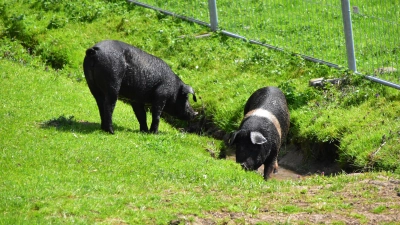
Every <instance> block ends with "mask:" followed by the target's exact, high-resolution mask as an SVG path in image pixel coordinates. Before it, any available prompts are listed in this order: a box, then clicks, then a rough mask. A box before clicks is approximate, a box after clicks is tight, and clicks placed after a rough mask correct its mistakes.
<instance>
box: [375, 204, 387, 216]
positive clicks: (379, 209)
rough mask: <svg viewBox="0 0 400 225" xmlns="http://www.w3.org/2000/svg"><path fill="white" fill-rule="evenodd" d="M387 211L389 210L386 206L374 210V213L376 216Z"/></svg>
mask: <svg viewBox="0 0 400 225" xmlns="http://www.w3.org/2000/svg"><path fill="white" fill-rule="evenodd" d="M386 209H387V207H386V206H384V205H380V206H378V207H375V208H374V209H373V210H372V212H373V213H375V214H380V213H382V212H383V211H385V210H386Z"/></svg>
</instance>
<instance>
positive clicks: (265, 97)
mask: <svg viewBox="0 0 400 225" xmlns="http://www.w3.org/2000/svg"><path fill="white" fill-rule="evenodd" d="M259 109H261V110H265V111H266V112H264V114H265V113H267V114H269V115H271V116H270V117H275V118H276V119H277V120H278V122H279V126H280V128H281V134H282V140H284V139H285V138H286V135H287V133H288V131H289V126H290V118H289V117H290V115H289V109H288V107H287V102H286V98H285V95H284V94H283V93H282V91H281V90H280V89H279V88H277V87H264V88H260V89H258V90H257V91H255V92H254V93H253V94H252V95H251V96H250V98H249V99H248V100H247V102H246V105H245V107H244V115H245V116H246V114H248V113H249V112H251V111H253V110H259Z"/></svg>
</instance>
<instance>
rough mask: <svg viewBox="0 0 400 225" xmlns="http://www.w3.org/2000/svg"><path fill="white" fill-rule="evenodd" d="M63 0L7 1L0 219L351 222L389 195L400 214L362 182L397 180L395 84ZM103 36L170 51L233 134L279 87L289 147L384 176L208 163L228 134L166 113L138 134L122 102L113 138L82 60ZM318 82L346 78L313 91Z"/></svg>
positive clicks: (136, 12)
mask: <svg viewBox="0 0 400 225" xmlns="http://www.w3.org/2000/svg"><path fill="white" fill-rule="evenodd" d="M55 2H56V1H44V0H43V1H7V2H1V3H0V11H1V12H2V13H1V22H0V32H1V33H0V78H1V81H2V82H1V83H0V87H1V88H0V121H1V122H2V126H1V127H0V137H1V138H0V147H1V148H0V171H1V172H0V177H1V180H0V224H49V223H55V224H59V223H66V224H93V223H98V224H115V223H120V224H124V223H129V224H166V223H168V222H170V221H172V220H181V221H186V222H190V221H192V222H193V221H196V220H198V219H199V218H201V219H207V218H212V221H216V222H219V223H223V222H224V221H225V222H229V221H230V220H231V219H232V218H231V216H230V215H231V214H232V215H233V214H238V215H243V216H242V217H244V218H236V219H235V218H234V219H235V220H236V222H237V223H244V222H243V221H244V220H246V219H249V218H261V219H259V220H258V222H260V221H263V220H262V215H263V214H264V213H265V212H269V213H270V214H271V215H275V216H277V217H279V215H280V214H282V213H283V214H285V215H293V216H295V215H303V213H312V214H315V213H316V214H324V213H326V212H329V213H335V212H336V213H337V212H338V211H339V212H340V213H341V215H343V216H344V217H346V218H350V217H357V215H363V213H364V212H363V211H361V212H358V211H357V210H359V209H358V208H357V205H355V204H353V203H355V202H361V203H360V204H363V203H364V202H367V203H368V204H374V207H373V208H371V209H369V211H368V212H375V213H377V214H383V215H386V214H388V213H390V210H381V208H379V207H380V205H384V204H383V203H387V202H389V203H391V204H392V205H391V206H390V207H391V208H390V209H393V210H395V211H396V210H397V211H398V210H399V208H400V206H399V205H398V201H395V200H396V199H393V198H394V197H392V198H391V195H389V196H386V195H385V196H382V193H380V192H379V190H380V189H379V188H377V187H376V186H373V185H372V184H369V183H367V182H364V181H368V180H380V181H382V182H384V181H386V182H387V181H388V180H391V179H399V171H400V169H399V166H398V165H399V162H400V158H399V155H400V153H399V150H398V149H400V148H399V147H400V146H399V143H398V131H399V126H398V125H397V124H398V123H397V121H398V112H399V110H400V108H399V107H400V106H399V105H398V103H397V102H398V98H399V94H398V92H397V91H396V90H393V89H390V88H387V87H383V86H381V85H378V84H374V83H370V82H369V81H367V80H365V79H362V77H359V76H356V75H353V74H349V73H348V72H346V71H338V70H334V69H332V68H328V67H326V66H322V65H315V64H312V63H310V62H306V61H304V60H302V59H301V58H298V57H295V56H291V55H290V54H284V53H277V52H273V51H270V50H267V49H265V48H262V47H260V46H255V45H251V44H249V43H246V42H243V41H241V40H237V39H232V38H228V37H226V36H223V35H220V34H218V33H215V34H212V35H211V37H209V38H205V39H198V38H194V37H195V36H196V35H199V34H204V33H205V32H209V31H208V30H207V28H205V27H201V26H199V25H195V24H191V23H188V22H185V21H181V20H179V19H176V18H173V17H168V16H165V15H162V14H159V13H156V12H154V11H151V10H147V9H143V8H140V7H133V6H131V5H128V4H126V3H125V2H123V1H121V2H113V1H94V2H93V1H91V2H89V1H79V2H78V1H76V2H75V1H70V2H68V3H60V2H57V4H53V3H55ZM67 6H68V7H67ZM70 6H74V7H73V8H69V7H70ZM88 9H90V10H88ZM54 12H57V13H56V14H54ZM103 39H119V40H123V41H126V42H128V43H131V44H133V45H136V46H138V47H140V48H142V49H143V50H145V51H148V52H150V53H152V54H154V55H156V56H159V57H161V58H163V59H164V60H165V61H166V62H167V63H168V64H169V65H170V66H171V67H172V69H173V70H174V71H175V72H176V73H177V74H178V75H179V76H180V77H181V78H182V79H183V80H184V81H185V82H186V83H188V84H190V85H191V86H193V87H194V89H195V91H196V93H197V95H198V96H199V97H201V99H202V100H201V101H199V102H197V103H192V104H193V105H194V107H195V108H196V109H197V110H201V109H203V108H204V109H205V116H206V117H207V118H209V119H212V120H213V122H214V123H215V124H216V125H217V126H218V127H219V128H220V129H222V130H224V131H225V132H230V131H232V130H234V129H236V128H237V127H238V125H239V123H240V120H241V117H242V109H243V104H244V103H245V101H246V100H247V98H248V96H249V95H250V94H251V93H252V92H253V91H255V90H256V89H258V88H259V87H261V86H265V85H276V86H279V87H281V89H282V90H283V91H284V92H285V94H286V96H287V99H288V102H289V106H290V113H291V118H292V119H291V131H290V138H289V140H288V142H292V143H294V144H298V145H299V146H303V148H302V150H303V151H304V152H306V153H307V152H308V151H310V149H308V148H305V147H304V146H306V145H307V144H309V143H337V145H338V148H339V150H340V151H339V160H340V162H342V163H343V164H344V165H351V166H353V167H354V168H356V169H359V170H363V171H381V172H373V173H365V174H362V175H358V176H348V175H346V174H341V175H338V176H336V177H322V176H312V177H309V178H306V179H299V180H286V181H278V180H270V181H268V182H265V181H264V180H263V179H262V176H260V175H259V174H257V173H254V172H245V171H243V170H242V169H241V168H240V166H239V165H237V164H236V163H234V162H233V161H231V160H218V159H215V158H212V157H210V154H209V152H207V149H212V150H214V151H215V152H216V153H218V151H220V150H221V146H223V144H222V141H221V140H214V139H213V138H210V137H207V136H202V135H195V134H188V133H182V132H181V131H179V129H178V128H180V127H181V126H185V123H174V122H173V123H172V124H170V123H167V122H165V121H164V120H162V122H161V124H160V134H159V135H150V134H143V133H140V132H139V131H138V130H139V125H138V122H137V120H136V118H135V116H134V114H133V112H132V109H131V107H129V106H128V105H125V104H123V103H122V102H118V103H117V106H116V109H115V112H114V117H113V118H114V127H115V135H109V134H107V133H105V132H102V131H101V130H100V118H99V115H98V110H97V106H96V103H95V101H94V98H93V97H92V96H91V94H90V92H89V89H88V88H87V85H86V83H85V82H84V78H83V71H82V60H83V57H84V52H85V49H86V48H88V47H90V46H91V45H93V44H94V43H96V42H98V41H100V40H103ZM315 77H327V78H329V77H341V78H344V79H345V82H344V84H343V85H340V86H329V85H327V86H325V87H324V88H322V89H315V88H311V87H309V86H308V81H309V79H311V78H315ZM148 122H150V117H148ZM383 135H385V138H383V137H382V136H383ZM383 143H385V144H384V145H382V144H383ZM378 150H379V151H378ZM341 195H344V196H347V197H348V198H340V197H338V196H341ZM391 201H392V202H391ZM218 213H220V214H221V215H222V216H219V217H218V216H215V215H218ZM240 213H243V214H240ZM361 220H363V221H366V220H367V219H365V218H364V217H363V218H361ZM284 221H285V220H283V221H280V222H281V223H283V222H284ZM301 221H305V223H307V221H308V220H307V219H301ZM335 221H336V222H340V220H339V219H337V218H336V219H335ZM308 222H309V221H308Z"/></svg>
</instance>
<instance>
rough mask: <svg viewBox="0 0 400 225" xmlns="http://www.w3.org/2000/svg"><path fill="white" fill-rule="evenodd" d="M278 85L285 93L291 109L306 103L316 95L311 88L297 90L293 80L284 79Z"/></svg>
mask: <svg viewBox="0 0 400 225" xmlns="http://www.w3.org/2000/svg"><path fill="white" fill-rule="evenodd" d="M278 87H279V88H280V89H281V90H282V92H283V93H284V94H285V97H286V101H287V103H288V105H289V106H290V108H292V109H297V108H299V107H301V106H303V105H305V104H307V103H308V102H309V101H310V100H311V99H314V98H315V97H316V96H317V95H318V94H317V92H316V91H315V90H314V89H312V88H307V89H306V90H305V91H299V90H297V89H296V86H295V84H294V82H293V80H288V81H284V82H282V83H281V84H279V86H278Z"/></svg>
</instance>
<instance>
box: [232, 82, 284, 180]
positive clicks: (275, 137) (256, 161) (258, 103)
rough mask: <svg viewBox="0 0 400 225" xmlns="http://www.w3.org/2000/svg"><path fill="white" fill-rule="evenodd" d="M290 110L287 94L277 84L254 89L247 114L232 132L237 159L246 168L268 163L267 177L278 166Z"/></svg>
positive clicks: (246, 108)
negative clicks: (237, 128)
mask: <svg viewBox="0 0 400 225" xmlns="http://www.w3.org/2000/svg"><path fill="white" fill-rule="evenodd" d="M289 120H290V118H289V110H288V107H287V103H286V98H285V95H284V94H283V93H282V91H281V90H279V89H278V88H276V87H264V88H261V89H258V90H257V91H256V92H254V93H253V94H252V95H251V96H250V98H249V99H248V100H247V102H246V105H245V107H244V118H243V120H242V122H241V124H240V128H239V130H238V131H235V132H233V133H232V134H231V135H230V139H229V143H230V144H235V145H236V162H237V163H240V164H241V166H242V167H243V168H244V169H246V170H256V169H258V168H259V167H260V166H261V165H262V164H264V179H265V180H267V179H268V178H269V177H270V175H271V173H272V171H273V170H274V169H277V167H278V162H277V157H278V153H279V149H280V147H281V144H282V142H283V140H285V138H286V135H287V134H288V131H289V125H290V122H289Z"/></svg>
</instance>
